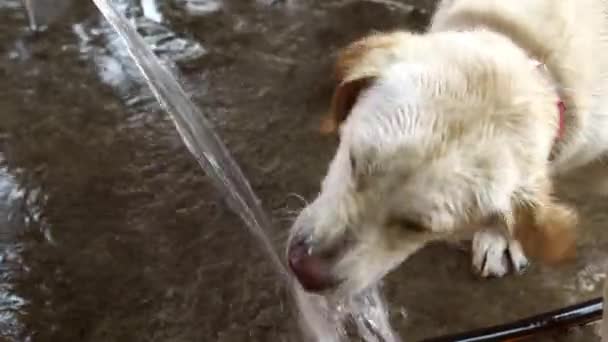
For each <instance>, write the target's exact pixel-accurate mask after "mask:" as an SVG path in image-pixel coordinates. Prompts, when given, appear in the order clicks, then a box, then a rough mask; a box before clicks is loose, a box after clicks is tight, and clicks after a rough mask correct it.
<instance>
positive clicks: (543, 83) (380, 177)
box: [292, 0, 608, 293]
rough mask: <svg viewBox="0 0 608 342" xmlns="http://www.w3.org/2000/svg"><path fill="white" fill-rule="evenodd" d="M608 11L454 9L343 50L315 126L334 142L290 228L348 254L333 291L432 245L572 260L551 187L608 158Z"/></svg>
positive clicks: (572, 6)
mask: <svg viewBox="0 0 608 342" xmlns="http://www.w3.org/2000/svg"><path fill="white" fill-rule="evenodd" d="M607 4H608V1H605V0H582V1H580V0H560V1H554V0H515V1H498V0H446V1H443V2H442V3H441V4H440V5H439V8H438V10H437V12H436V14H435V16H434V18H433V21H432V25H431V27H430V29H429V31H428V32H427V33H425V34H411V33H407V32H392V33H381V34H374V35H371V36H368V37H365V38H363V39H360V40H358V41H356V42H354V43H352V44H351V45H349V46H348V47H346V48H345V49H343V51H342V52H341V54H340V56H339V57H338V60H337V63H336V78H337V86H336V89H335V93H334V96H333V99H332V102H331V108H330V112H329V114H328V116H327V117H326V118H325V119H324V121H323V123H322V126H321V130H322V131H323V132H324V133H332V132H335V133H339V134H340V145H339V147H338V151H337V153H336V156H335V157H334V160H333V161H332V163H331V164H330V167H329V170H328V174H327V176H326V178H325V180H324V181H323V185H322V189H321V192H320V194H319V196H318V198H317V199H316V200H315V201H314V202H312V203H311V204H310V205H309V206H308V207H307V208H305V209H304V210H303V211H302V212H301V214H300V216H299V217H298V219H297V220H296V222H295V224H294V226H293V228H292V238H293V237H295V236H298V237H302V236H304V237H306V239H307V240H308V241H311V243H312V246H313V253H314V252H315V251H316V252H319V253H321V252H324V251H326V250H328V249H332V248H336V247H335V246H337V245H339V246H343V245H345V243H344V241H348V244H346V245H348V250H347V251H346V252H344V253H342V254H340V257H339V258H338V259H337V260H333V261H332V263H333V266H332V272H333V273H334V274H335V275H336V277H337V278H339V279H340V280H341V281H342V283H341V286H340V287H339V288H338V289H336V291H337V292H347V293H351V292H354V291H358V290H361V289H362V288H364V287H366V286H368V285H369V284H370V283H372V282H374V281H376V280H378V279H379V278H381V277H382V276H384V274H386V273H387V272H388V271H390V270H391V269H393V268H394V267H396V266H397V265H398V264H399V263H401V262H402V261H403V260H405V259H406V258H407V257H408V256H409V255H411V254H412V253H414V252H415V251H416V250H418V249H419V248H421V247H422V246H424V245H425V244H426V243H427V242H429V241H432V240H442V239H443V240H447V239H455V238H461V237H463V236H469V235H471V234H474V233H475V232H477V231H480V230H484V229H492V230H495V231H497V232H500V234H502V235H498V236H504V239H507V240H509V241H512V242H515V243H516V244H521V246H522V247H523V250H524V251H525V254H526V255H527V256H529V257H533V258H536V259H538V260H541V261H545V262H559V261H561V260H563V259H565V258H569V257H572V256H573V255H574V251H575V236H576V230H575V226H576V222H577V219H576V213H575V211H574V210H573V209H572V208H569V207H568V206H567V205H565V204H563V203H560V202H559V201H558V200H557V199H556V198H555V197H554V196H553V184H552V181H553V177H554V175H555V174H557V173H560V172H566V171H569V170H571V169H574V168H576V167H578V166H581V165H583V164H585V163H587V162H590V161H592V160H594V159H597V158H599V157H600V156H602V155H603V154H604V152H605V151H606V148H607V147H608V115H606V114H607V113H608V101H607V100H606V97H605V96H604V95H605V92H606V86H607V85H608V80H607V79H606V76H607V74H606V73H607V72H608V64H606V63H607V62H606V61H608V58H606V57H608V56H606V53H607V52H608V39H606V38H607V37H606V35H605V33H606V32H607V31H606V29H607V28H608V25H607V23H608V21H607V19H606V15H605V14H606V10H607V9H608V5H607ZM531 60H535V61H538V62H540V63H542V64H544V65H545V66H546V71H547V72H541V71H539V70H538V68H537V67H536V66H534V65H533V63H531ZM558 99H562V100H563V101H564V102H565V104H566V106H567V112H566V116H565V125H566V131H565V135H564V136H563V137H561V138H560V139H559V140H557V141H556V140H555V138H556V131H557V126H558V111H557V107H556V103H557V101H558ZM550 160H551V161H550ZM412 224H413V225H415V226H416V227H411V225H412ZM408 225H410V227H408ZM413 228H415V229H413Z"/></svg>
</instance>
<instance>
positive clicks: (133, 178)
mask: <svg viewBox="0 0 608 342" xmlns="http://www.w3.org/2000/svg"><path fill="white" fill-rule="evenodd" d="M59 3H62V4H63V3H69V6H67V9H65V10H62V11H59V9H60V8H61V6H59V5H58V7H57V11H56V12H57V13H55V14H53V17H52V18H47V19H48V21H49V23H48V28H46V30H45V31H44V32H38V33H32V32H30V31H29V29H28V27H29V24H28V17H27V15H26V13H25V11H24V10H23V8H22V4H21V1H19V0H4V1H3V2H0V75H1V76H2V77H0V89H2V91H0V108H2V110H1V111H0V146H1V150H0V249H1V250H2V253H1V254H0V268H2V277H0V336H2V338H3V339H4V340H8V341H62V342H63V341H66V342H67V341H294V340H296V338H297V322H295V319H294V317H293V316H292V311H291V309H290V308H289V307H287V306H288V301H287V298H286V294H285V291H284V290H285V289H284V287H283V284H280V283H279V282H277V278H276V276H275V273H274V271H273V269H272V265H270V264H269V262H268V261H267V260H266V257H265V255H264V253H263V252H262V251H261V250H260V249H259V247H258V245H257V243H256V242H255V241H253V240H252V239H251V238H250V236H249V235H248V234H247V233H246V231H245V230H244V229H242V227H241V222H240V221H239V220H238V218H236V217H235V216H234V215H233V214H232V213H231V212H230V210H228V208H227V207H226V205H225V203H224V202H223V201H222V199H221V198H220V197H219V196H218V194H217V193H216V192H215V191H214V189H213V187H212V186H211V184H209V183H208V182H207V180H206V178H205V176H204V175H203V173H202V172H201V171H200V169H199V167H198V165H197V164H196V162H195V161H194V160H193V159H192V157H191V156H190V155H189V153H188V152H187V150H186V149H185V147H184V146H183V144H182V142H181V140H180V139H179V137H178V136H177V133H176V132H175V129H174V127H173V124H172V123H171V122H170V121H169V119H168V118H167V117H166V115H165V114H164V113H163V112H162V111H161V110H160V108H159V107H158V105H157V104H156V102H155V101H154V99H153V97H152V94H151V93H150V92H149V90H148V89H147V88H146V87H145V86H143V85H142V83H141V82H140V79H139V77H140V76H139V74H138V73H137V70H136V69H135V67H134V65H133V64H132V63H131V61H130V60H129V58H128V55H127V54H126V52H125V51H124V50H122V49H120V45H119V44H118V41H117V37H116V36H115V35H114V34H113V33H112V31H111V30H110V29H109V27H108V26H107V24H105V22H104V21H103V20H102V18H101V16H100V15H99V14H98V13H97V11H96V10H95V8H94V7H93V5H92V4H89V3H88V2H86V1H71V2H70V1H69V0H64V1H59ZM114 3H115V4H117V5H118V6H119V7H120V8H121V10H122V11H123V12H124V13H126V14H127V15H128V16H129V17H130V18H131V19H132V21H133V22H134V23H135V25H136V26H137V28H138V30H139V32H140V33H142V35H143V36H144V37H145V39H146V40H147V41H148V42H149V43H150V44H152V45H153V46H154V49H155V52H157V53H158V54H159V55H160V56H161V57H162V59H163V61H164V62H165V63H166V64H167V65H168V66H169V67H170V68H172V69H173V70H175V71H176V72H178V74H179V77H180V80H181V81H182V82H183V84H184V86H185V88H186V90H187V91H188V93H189V94H190V95H191V96H192V98H193V99H194V100H195V102H196V103H197V104H198V105H200V106H201V107H202V108H203V109H204V110H205V112H206V113H208V114H209V116H210V119H211V120H212V121H213V123H214V124H215V126H216V127H217V128H218V129H219V134H220V136H221V137H222V138H223V139H224V141H225V142H226V144H227V145H228V147H229V148H230V150H231V151H232V152H233V154H234V155H235V157H236V159H237V160H238V162H239V163H240V164H241V165H242V166H243V169H244V171H245V173H246V174H247V176H248V177H249V178H250V181H251V184H252V186H253V187H254V190H255V191H256V192H257V193H258V194H259V196H260V197H261V198H262V200H263V201H264V205H265V207H266V208H269V209H271V211H272V213H273V216H274V218H275V220H276V222H275V226H274V228H273V229H274V232H273V236H274V237H275V241H274V242H275V243H276V245H277V248H280V246H281V244H283V243H284V240H285V238H286V235H287V227H288V226H289V222H290V220H291V219H292V218H293V215H294V214H293V212H294V211H296V210H298V209H299V208H301V207H302V206H303V203H302V200H300V196H303V197H304V198H311V197H312V196H313V195H314V194H315V193H316V191H317V189H318V183H319V179H320V177H321V176H322V175H323V173H324V171H325V169H326V165H327V162H328V160H329V158H330V157H331V155H332V153H333V150H334V148H335V142H334V141H332V140H331V139H327V138H323V137H320V136H319V135H318V134H317V133H316V128H317V124H318V121H319V118H320V116H321V115H322V113H323V112H324V110H325V109H326V106H327V103H328V101H329V97H330V95H331V90H332V89H331V87H332V80H331V79H329V78H328V77H327V75H328V74H329V70H330V67H331V62H332V57H333V54H334V53H335V51H336V49H337V48H338V47H340V46H342V45H344V44H346V43H347V42H349V41H351V40H352V39H355V38H356V37H359V36H361V35H363V34H364V33H366V32H369V31H371V30H388V29H394V28H404V29H409V30H421V29H423V28H424V26H425V25H426V22H427V20H428V16H429V15H430V13H432V10H433V8H432V5H431V4H432V2H430V1H429V2H427V1H397V0H394V1H386V0H382V1H380V0H336V1H321V0H316V1H314V0H300V1H293V0H283V1H281V0H278V1H277V0H273V1H270V0H258V1H248V2H245V1H238V0H225V1H220V0H214V1H212V0H207V1H204V0H198V1H196V0H166V1H160V0H159V1H152V0H141V1H135V0H115V1H114ZM39 13H40V12H39ZM378 18H381V20H379V19H378ZM42 19H44V18H42ZM51 19H52V20H51ZM607 176H608V172H607V171H605V170H604V169H603V168H602V167H601V166H592V167H589V168H588V169H587V170H584V171H582V172H579V173H576V174H573V175H572V176H570V177H568V178H567V179H564V180H563V181H562V182H561V183H560V194H561V196H562V197H564V198H566V199H567V200H568V201H570V202H573V203H576V204H577V206H578V207H579V208H580V210H581V216H582V217H583V223H582V231H583V236H582V239H581V242H580V245H581V249H580V256H579V258H578V260H577V261H576V262H574V263H572V264H570V265H565V266H562V267H560V268H556V269H546V268H542V267H538V266H536V267H533V268H532V269H531V270H530V271H529V272H528V273H527V274H525V275H523V276H519V277H509V278H505V279H498V280H490V281H484V280H478V279H476V278H475V277H474V276H473V275H472V274H471V272H470V269H469V268H470V267H469V257H468V254H467V252H466V251H463V250H462V249H459V248H455V247H453V246H445V245H434V246H430V247H429V248H427V249H425V250H423V251H421V252H420V253H419V254H417V255H416V256H415V257H413V258H412V259H411V260H410V261H408V262H407V263H406V264H405V265H403V266H402V267H400V268H399V269H398V270H397V271H395V272H393V273H392V274H391V275H390V276H389V277H388V279H387V281H386V284H385V293H386V296H387V297H388V299H389V302H390V303H391V311H392V320H393V325H394V326H395V327H396V329H398V331H399V332H400V333H401V334H402V336H403V338H404V340H405V341H416V340H418V339H421V338H424V337H430V336H436V335H438V334H443V333H448V332H455V331H461V330H465V329H469V328H475V327H481V326H484V325H488V324H494V323H499V322H504V321H506V320H512V319H516V318H519V317H522V316H526V315H529V314H532V313H537V312H540V311H545V310H548V309H554V308H557V307H560V306H562V305H565V304H570V303H574V302H578V301H582V300H585V299H589V298H592V297H594V296H597V295H599V294H600V293H601V289H600V287H601V286H600V283H601V282H602V281H603V279H604V278H605V277H606V266H608V265H605V264H606V261H605V260H608V259H607V258H606V251H608V233H607V232H606V231H605V230H604V226H605V225H606V224H607V223H608V214H605V212H606V208H608V200H607V197H606V196H605V195H606V193H607V191H608V187H606V186H605V185H606V184H608V183H606V182H605V181H603V179H608V178H607ZM605 183H606V184H605ZM604 189H605V191H604ZM445 284H450V286H445ZM563 338H566V340H567V341H592V340H593V338H592V337H591V336H590V335H589V332H587V331H582V332H577V333H576V334H572V335H568V337H563Z"/></svg>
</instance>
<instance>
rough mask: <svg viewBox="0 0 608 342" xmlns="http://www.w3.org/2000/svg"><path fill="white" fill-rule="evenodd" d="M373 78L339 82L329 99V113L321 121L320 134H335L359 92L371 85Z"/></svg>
mask: <svg viewBox="0 0 608 342" xmlns="http://www.w3.org/2000/svg"><path fill="white" fill-rule="evenodd" d="M372 80H373V77H362V78H358V79H354V80H346V81H342V82H340V84H338V86H337V87H336V90H335V91H334V95H333V97H332V99H331V105H330V108H329V112H328V113H327V115H326V116H325V117H324V118H323V120H322V121H321V129H320V130H321V133H323V134H330V133H336V132H337V131H338V128H339V127H340V125H341V124H342V122H344V120H346V118H347V117H348V114H349V113H350V111H351V109H352V108H353V106H354V105H355V102H356V101H357V98H358V97H359V94H360V93H361V91H362V90H363V89H365V88H367V87H369V85H370V84H371V82H372Z"/></svg>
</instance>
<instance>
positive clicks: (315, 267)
mask: <svg viewBox="0 0 608 342" xmlns="http://www.w3.org/2000/svg"><path fill="white" fill-rule="evenodd" d="M287 253H288V255H287V258H288V259H289V267H290V268H291V270H292V272H293V273H294V275H295V276H296V278H298V281H299V282H300V284H301V285H302V287H303V288H304V289H305V290H306V291H311V292H319V291H323V290H327V289H330V288H331V287H333V286H334V285H335V284H336V281H335V279H334V278H333V277H332V275H331V270H330V268H329V265H328V261H326V260H323V258H322V257H321V256H318V255H314V254H312V253H311V250H310V246H309V245H308V244H307V243H305V242H297V243H295V244H293V245H291V246H290V248H289V250H288V252H287Z"/></svg>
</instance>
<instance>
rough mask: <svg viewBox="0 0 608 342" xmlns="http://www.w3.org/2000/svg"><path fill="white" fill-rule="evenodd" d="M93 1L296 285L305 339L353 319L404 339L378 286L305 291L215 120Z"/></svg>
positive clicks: (331, 341)
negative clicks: (331, 296)
mask: <svg viewBox="0 0 608 342" xmlns="http://www.w3.org/2000/svg"><path fill="white" fill-rule="evenodd" d="M93 2H94V3H95V5H96V6H97V7H98V8H99V10H100V11H101V12H102V14H103V15H104V17H105V18H106V19H107V21H108V22H109V23H110V25H111V26H112V27H113V28H114V29H115V30H116V32H117V33H118V34H119V35H120V37H121V38H122V39H123V40H124V42H125V45H126V47H127V50H128V52H129V55H130V56H131V58H132V59H133V60H134V61H135V64H136V65H137V67H138V68H139V70H140V71H141V73H142V74H143V75H144V78H145V79H146V81H147V83H148V86H149V87H150V88H151V90H152V92H153V93H154V95H155V97H156V99H157V100H158V101H159V103H160V104H161V106H162V107H163V108H164V109H165V110H166V111H167V112H168V113H169V114H170V116H171V119H172V120H173V122H174V124H175V126H176V128H177V130H178V132H179V134H180V136H181V137H182V139H183V141H184V143H185V144H186V147H187V148H188V150H189V151H190V153H192V155H193V156H194V157H195V158H196V160H197V161H198V163H199V164H200V165H201V167H202V168H203V170H204V171H205V172H206V173H207V175H208V176H209V177H210V178H211V180H212V181H213V182H214V185H215V186H216V187H217V189H218V190H219V191H221V192H222V194H223V195H224V196H225V197H226V199H227V201H228V204H229V205H230V207H231V208H232V209H233V210H234V211H235V212H236V213H237V214H238V215H239V216H240V217H241V219H242V220H243V221H244V222H245V223H246V225H247V227H248V228H249V231H250V233H251V234H253V235H254V236H255V237H256V238H257V239H258V241H259V243H260V244H261V245H262V246H263V248H264V250H265V251H266V253H267V254H268V257H269V258H270V260H271V261H272V263H273V264H274V266H275V270H276V271H277V272H278V273H279V275H280V276H281V277H282V278H283V279H284V280H285V281H286V282H287V284H289V285H290V288H291V289H292V295H293V299H294V301H295V302H296V303H297V304H298V308H299V314H300V321H301V322H302V328H303V329H302V330H303V332H304V335H305V338H306V339H309V340H315V341H322V342H335V341H342V340H344V339H346V337H347V332H346V329H345V327H344V322H345V321H346V320H347V319H352V320H353V322H354V323H355V326H356V327H357V330H358V331H359V334H360V336H361V337H362V338H363V339H364V340H365V341H369V342H375V341H386V342H393V341H398V338H397V337H396V335H395V334H394V333H393V332H392V330H391V328H390V325H389V323H388V314H387V310H386V307H385V305H384V301H383V300H382V299H381V297H380V294H379V290H378V289H377V288H373V289H370V290H368V291H367V292H366V293H363V294H361V295H360V296H357V297H356V298H351V299H348V300H345V301H344V302H341V303H329V302H328V301H327V300H326V299H325V298H323V297H320V296H315V295H310V294H308V293H305V292H304V291H303V290H302V289H301V288H300V287H299V286H297V285H296V282H295V281H294V280H293V278H292V277H291V276H290V274H289V272H288V271H287V268H286V267H285V265H284V264H283V262H282V261H281V258H280V257H279V254H278V253H277V252H276V251H275V249H274V247H273V245H272V243H271V242H270V239H269V237H268V235H267V234H266V232H265V230H264V227H270V220H269V218H268V216H267V215H266V213H265V212H264V210H263V209H262V206H261V205H260V201H259V199H258V198H257V196H256V195H255V194H254V193H253V191H252V189H251V186H250V185H249V183H248V182H247V179H246V178H245V177H244V175H243V173H242V171H241V170H240V168H239V167H238V165H237V164H236V162H235V161H234V159H232V157H231V156H230V154H229V152H228V150H227V149H226V147H225V146H224V144H223V143H222V142H221V140H220V139H219V138H218V136H217V135H216V134H215V132H214V131H213V130H212V128H211V127H212V125H211V123H210V122H209V121H208V120H207V119H206V117H205V116H204V115H203V113H202V112H201V111H200V109H199V108H198V107H196V106H195V105H194V104H193V103H192V102H191V101H190V99H189V98H188V96H187V95H186V93H185V92H184V90H183V89H182V88H181V87H180V85H179V84H178V82H177V81H176V79H175V77H174V76H173V75H172V74H171V72H170V71H169V70H168V69H167V68H166V67H165V66H163V64H161V63H160V62H159V60H158V58H157V57H156V56H155V55H154V53H153V52H152V50H151V49H150V48H149V47H148V46H147V44H146V43H145V41H144V40H143V38H142V37H141V36H140V35H139V34H138V33H137V32H136V31H135V30H134V29H133V27H132V26H131V24H130V22H129V21H128V20H127V19H126V18H125V17H124V16H123V15H122V14H121V13H120V12H118V11H117V10H116V9H115V8H114V7H113V6H112V5H111V4H110V2H109V0H93Z"/></svg>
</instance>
